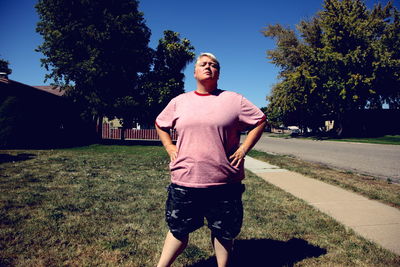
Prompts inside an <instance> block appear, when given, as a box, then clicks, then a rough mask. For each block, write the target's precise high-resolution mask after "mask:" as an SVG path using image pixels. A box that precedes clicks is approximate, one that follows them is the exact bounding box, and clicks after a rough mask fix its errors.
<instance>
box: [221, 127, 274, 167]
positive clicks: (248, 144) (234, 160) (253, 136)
mask: <svg viewBox="0 0 400 267" xmlns="http://www.w3.org/2000/svg"><path fill="white" fill-rule="evenodd" d="M266 125H267V122H266V121H263V122H262V123H260V124H259V125H257V126H256V127H255V128H253V129H251V130H250V131H249V132H248V134H247V136H246V139H245V140H244V142H243V144H242V145H241V146H240V147H239V148H238V149H237V150H236V151H235V153H233V154H232V155H231V156H230V157H229V159H230V160H231V165H233V166H234V167H239V165H240V163H241V161H242V159H243V158H244V157H245V156H246V154H247V152H249V151H250V150H251V149H252V148H253V147H254V145H255V144H256V143H257V142H258V140H259V139H260V137H261V135H262V133H263V132H264V129H265V126H266Z"/></svg>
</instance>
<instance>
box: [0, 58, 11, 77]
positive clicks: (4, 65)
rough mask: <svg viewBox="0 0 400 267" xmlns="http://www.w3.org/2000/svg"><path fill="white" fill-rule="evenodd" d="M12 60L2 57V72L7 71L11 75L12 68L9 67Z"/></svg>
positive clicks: (0, 65)
mask: <svg viewBox="0 0 400 267" xmlns="http://www.w3.org/2000/svg"><path fill="white" fill-rule="evenodd" d="M9 65H10V62H8V61H7V60H5V59H2V58H0V72H4V73H6V75H10V74H11V73H12V70H11V69H10V68H9Z"/></svg>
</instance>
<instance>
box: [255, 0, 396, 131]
mask: <svg viewBox="0 0 400 267" xmlns="http://www.w3.org/2000/svg"><path fill="white" fill-rule="evenodd" d="M399 18H400V13H399V11H398V10H397V9H396V8H395V7H394V6H393V4H392V3H390V2H389V3H388V4H387V5H386V6H384V7H382V6H381V5H380V4H378V5H375V7H374V8H373V9H372V10H368V9H367V8H366V5H365V4H364V3H363V2H362V1H361V0H343V1H339V0H325V2H324V6H323V10H322V11H320V12H318V13H317V14H316V16H315V17H314V18H312V19H310V20H308V21H301V22H300V23H299V25H298V26H297V30H298V32H299V34H300V36H299V37H298V36H297V35H296V33H295V31H293V30H291V29H290V28H284V27H283V26H281V25H279V24H278V25H269V26H268V27H267V28H266V29H265V31H264V32H263V33H264V35H265V36H267V37H271V38H274V39H275V40H276V43H277V48H275V49H273V50H270V51H268V58H269V59H271V61H272V63H274V64H275V65H277V66H279V67H280V68H281V72H280V74H279V78H280V81H279V82H278V83H277V84H276V85H275V86H274V88H273V89H272V92H271V95H270V96H269V97H268V100H269V102H270V104H269V106H268V113H269V117H270V120H272V121H274V122H275V123H283V124H286V125H288V124H297V125H300V126H301V127H302V128H306V127H308V128H311V129H313V130H314V131H318V129H320V128H321V126H322V125H323V122H324V120H326V119H334V120H335V121H337V122H338V124H337V125H340V122H341V121H342V120H343V119H344V117H345V115H346V113H349V112H352V111H354V110H363V109H381V108H382V106H383V105H384V104H387V105H388V106H389V107H390V108H393V109H399V108H400V73H399V70H400V57H399V51H400V50H399V47H400V46H399V44H400V30H399V28H400V27H399V26H400V25H399V23H400V20H399Z"/></svg>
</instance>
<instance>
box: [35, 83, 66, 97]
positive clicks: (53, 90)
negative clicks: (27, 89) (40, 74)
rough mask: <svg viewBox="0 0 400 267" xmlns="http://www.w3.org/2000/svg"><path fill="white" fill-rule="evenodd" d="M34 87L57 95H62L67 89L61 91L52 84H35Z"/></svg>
mask: <svg viewBox="0 0 400 267" xmlns="http://www.w3.org/2000/svg"><path fill="white" fill-rule="evenodd" d="M32 87H34V88H36V89H39V90H41V91H44V92H47V93H50V94H53V95H57V96H62V95H64V93H65V91H60V89H58V88H57V87H53V86H51V85H41V86H38V85H34V86H32Z"/></svg>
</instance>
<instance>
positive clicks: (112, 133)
mask: <svg viewBox="0 0 400 267" xmlns="http://www.w3.org/2000/svg"><path fill="white" fill-rule="evenodd" d="M121 133H122V129H120V128H114V127H110V124H108V123H103V129H102V138H103V139H114V140H121V137H122V135H121ZM124 137H125V140H160V138H159V136H158V134H157V131H156V129H125V132H124ZM171 137H172V140H173V141H176V139H177V138H178V135H177V134H176V131H171Z"/></svg>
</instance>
